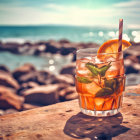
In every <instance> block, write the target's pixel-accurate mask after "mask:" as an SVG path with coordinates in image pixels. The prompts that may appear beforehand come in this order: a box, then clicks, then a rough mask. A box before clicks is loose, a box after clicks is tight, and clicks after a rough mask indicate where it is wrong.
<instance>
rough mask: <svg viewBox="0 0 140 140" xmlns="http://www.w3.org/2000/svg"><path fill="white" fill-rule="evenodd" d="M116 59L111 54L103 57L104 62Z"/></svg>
mask: <svg viewBox="0 0 140 140" xmlns="http://www.w3.org/2000/svg"><path fill="white" fill-rule="evenodd" d="M113 61H116V58H114V57H113V56H107V57H105V59H104V62H113Z"/></svg>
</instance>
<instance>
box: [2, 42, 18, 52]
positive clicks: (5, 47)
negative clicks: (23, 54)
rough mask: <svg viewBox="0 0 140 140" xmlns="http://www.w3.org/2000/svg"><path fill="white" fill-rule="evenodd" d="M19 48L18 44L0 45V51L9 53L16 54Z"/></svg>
mask: <svg viewBox="0 0 140 140" xmlns="http://www.w3.org/2000/svg"><path fill="white" fill-rule="evenodd" d="M19 47H20V44H18V43H16V42H15V43H14V42H8V43H3V44H1V45H0V51H9V52H12V53H15V54H18V53H19V52H18V49H19Z"/></svg>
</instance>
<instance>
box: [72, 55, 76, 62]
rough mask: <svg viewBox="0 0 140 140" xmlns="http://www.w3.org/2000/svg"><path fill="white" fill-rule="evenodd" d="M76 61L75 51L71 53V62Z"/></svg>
mask: <svg viewBox="0 0 140 140" xmlns="http://www.w3.org/2000/svg"><path fill="white" fill-rule="evenodd" d="M75 61H76V53H74V54H73V58H72V62H75Z"/></svg>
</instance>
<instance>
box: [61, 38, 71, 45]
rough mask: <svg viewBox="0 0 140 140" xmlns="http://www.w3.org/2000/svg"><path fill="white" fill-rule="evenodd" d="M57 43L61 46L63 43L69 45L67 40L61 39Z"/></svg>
mask: <svg viewBox="0 0 140 140" xmlns="http://www.w3.org/2000/svg"><path fill="white" fill-rule="evenodd" d="M59 43H61V44H63V43H70V41H69V40H67V39H61V40H59Z"/></svg>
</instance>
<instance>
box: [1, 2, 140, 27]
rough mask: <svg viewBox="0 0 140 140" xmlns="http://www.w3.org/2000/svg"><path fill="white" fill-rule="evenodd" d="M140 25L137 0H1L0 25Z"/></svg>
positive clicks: (139, 6)
mask: <svg viewBox="0 0 140 140" xmlns="http://www.w3.org/2000/svg"><path fill="white" fill-rule="evenodd" d="M119 18H123V19H124V22H125V23H126V25H127V26H128V27H132V28H137V27H138V28H140V0H0V25H39V24H61V25H77V26H94V25H95V26H96V25H100V26H113V27H115V26H118V20H119Z"/></svg>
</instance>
